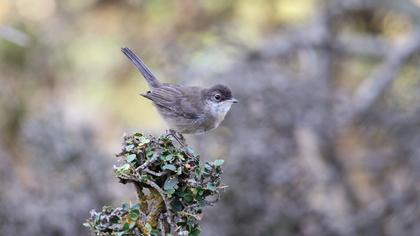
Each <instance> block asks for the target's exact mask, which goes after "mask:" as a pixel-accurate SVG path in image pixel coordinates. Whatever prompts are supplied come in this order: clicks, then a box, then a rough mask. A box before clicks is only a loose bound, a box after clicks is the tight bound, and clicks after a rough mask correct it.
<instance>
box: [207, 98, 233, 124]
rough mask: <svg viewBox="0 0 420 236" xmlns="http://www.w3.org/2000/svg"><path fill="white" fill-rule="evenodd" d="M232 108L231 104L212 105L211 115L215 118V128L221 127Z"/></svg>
mask: <svg viewBox="0 0 420 236" xmlns="http://www.w3.org/2000/svg"><path fill="white" fill-rule="evenodd" d="M231 106H232V103H231V102H221V103H217V104H212V105H211V109H210V110H211V113H212V115H213V117H214V118H215V128H216V127H218V126H219V125H220V123H221V122H222V121H223V120H224V119H225V116H226V113H227V112H228V111H229V110H230V107H231Z"/></svg>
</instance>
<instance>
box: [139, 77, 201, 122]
mask: <svg viewBox="0 0 420 236" xmlns="http://www.w3.org/2000/svg"><path fill="white" fill-rule="evenodd" d="M142 96H144V97H146V98H148V99H150V100H152V101H153V102H154V103H155V104H156V105H158V106H161V107H164V108H166V109H168V110H171V111H172V112H174V113H176V114H178V115H180V116H183V117H185V118H189V119H194V118H197V112H195V111H194V110H193V108H192V107H191V106H190V105H188V103H189V102H190V101H188V97H186V96H185V94H184V92H183V91H182V89H181V88H179V87H178V86H165V85H164V86H160V87H158V88H153V89H152V90H151V91H148V92H147V93H146V94H142Z"/></svg>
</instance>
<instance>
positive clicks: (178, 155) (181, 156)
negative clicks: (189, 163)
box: [176, 152, 185, 161]
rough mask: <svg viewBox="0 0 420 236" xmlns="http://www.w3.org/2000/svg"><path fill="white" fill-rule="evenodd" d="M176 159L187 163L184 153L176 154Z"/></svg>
mask: <svg viewBox="0 0 420 236" xmlns="http://www.w3.org/2000/svg"><path fill="white" fill-rule="evenodd" d="M176 157H178V159H180V160H181V161H185V158H184V155H183V154H182V153H180V152H178V153H177V154H176Z"/></svg>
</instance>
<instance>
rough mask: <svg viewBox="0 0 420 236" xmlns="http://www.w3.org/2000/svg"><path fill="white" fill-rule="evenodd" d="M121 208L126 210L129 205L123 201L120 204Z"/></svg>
mask: <svg viewBox="0 0 420 236" xmlns="http://www.w3.org/2000/svg"><path fill="white" fill-rule="evenodd" d="M122 209H123V210H124V211H128V210H129V209H130V206H129V205H128V203H126V202H125V203H123V204H122Z"/></svg>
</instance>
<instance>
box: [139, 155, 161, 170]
mask: <svg viewBox="0 0 420 236" xmlns="http://www.w3.org/2000/svg"><path fill="white" fill-rule="evenodd" d="M157 158H158V155H153V157H152V158H150V159H149V160H147V161H145V162H144V163H143V164H142V165H141V166H139V167H137V168H136V171H137V172H139V171H142V170H144V169H146V168H147V167H149V166H150V165H151V164H153V163H154V162H156V161H157Z"/></svg>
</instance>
